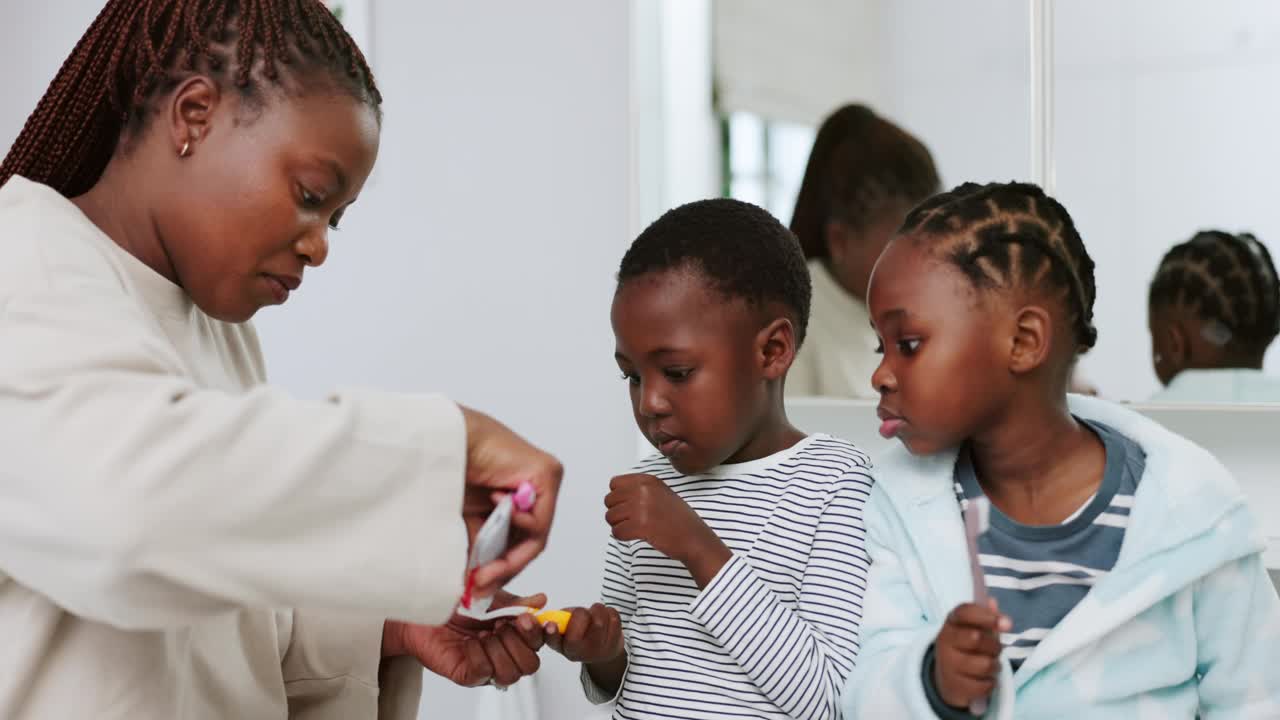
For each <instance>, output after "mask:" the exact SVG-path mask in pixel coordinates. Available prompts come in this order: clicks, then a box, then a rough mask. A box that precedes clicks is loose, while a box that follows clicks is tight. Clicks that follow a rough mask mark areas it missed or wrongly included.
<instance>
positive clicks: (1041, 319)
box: [1009, 305, 1054, 375]
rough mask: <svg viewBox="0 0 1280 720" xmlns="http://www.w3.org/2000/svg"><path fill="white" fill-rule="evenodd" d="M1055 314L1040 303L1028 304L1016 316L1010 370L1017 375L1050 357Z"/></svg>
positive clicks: (1010, 351) (1038, 365)
mask: <svg viewBox="0 0 1280 720" xmlns="http://www.w3.org/2000/svg"><path fill="white" fill-rule="evenodd" d="M1053 333H1054V327H1053V316H1052V315H1050V314H1049V311H1047V310H1045V309H1044V308H1042V307H1040V306H1038V305H1028V306H1026V307H1024V308H1022V309H1021V310H1019V311H1018V314H1017V315H1016V316H1015V318H1014V324H1013V335H1012V338H1011V342H1010V343H1009V370H1010V372H1013V373H1014V374H1017V375H1022V374H1025V373H1029V372H1031V371H1033V370H1035V369H1036V368H1038V367H1040V366H1041V365H1043V364H1044V363H1045V362H1046V361H1047V360H1048V359H1049V353H1050V351H1051V350H1052V349H1053Z"/></svg>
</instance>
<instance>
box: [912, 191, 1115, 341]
mask: <svg viewBox="0 0 1280 720" xmlns="http://www.w3.org/2000/svg"><path fill="white" fill-rule="evenodd" d="M899 233H900V234H903V235H915V236H917V237H918V238H919V239H920V240H921V241H923V242H928V243H930V244H932V245H933V246H934V247H933V248H932V249H933V250H934V251H935V252H937V253H939V255H940V256H941V257H942V258H944V259H945V260H946V261H948V262H950V263H952V264H953V265H954V266H955V267H957V268H959V270H960V271H961V272H962V273H964V275H965V276H966V277H968V278H969V279H970V280H971V281H972V282H973V284H974V285H975V286H977V287H979V288H989V287H1006V288H1011V287H1018V286H1022V287H1036V288H1053V289H1055V290H1057V291H1059V292H1061V293H1062V294H1064V295H1065V296H1066V298H1065V299H1066V308H1067V312H1068V315H1069V321H1070V323H1071V326H1072V329H1073V333H1074V335H1075V340H1076V343H1077V345H1078V347H1079V349H1080V350H1081V351H1084V350H1088V349H1089V348H1091V347H1093V345H1094V344H1095V343H1096V342H1097V339H1098V331H1097V329H1096V328H1094V326H1093V302H1094V299H1095V298H1096V296H1097V288H1096V287H1095V286H1094V279H1093V267H1094V266H1093V259H1092V258H1091V257H1089V253H1088V251H1087V250H1086V249H1085V246H1084V241H1083V240H1082V239H1081V238H1080V233H1079V232H1077V231H1076V226H1075V223H1074V222H1073V221H1072V220H1071V216H1070V215H1069V214H1068V213H1067V209H1066V208H1064V207H1063V206H1062V204H1061V203H1059V202H1058V201H1057V200H1054V199H1053V198H1051V197H1049V196H1048V195H1046V194H1045V192H1044V190H1042V189H1040V187H1039V186H1037V185H1032V184H1030V183H1019V182H1009V183H990V184H987V185H978V184H976V183H965V184H963V185H960V186H959V187H957V188H955V189H954V190H951V191H949V192H945V193H942V194H939V195H935V196H934V197H932V198H930V199H929V200H926V201H925V202H923V203H921V204H920V205H918V206H917V207H916V208H915V209H913V210H912V211H911V212H910V213H908V215H907V218H906V220H905V221H903V224H902V228H901V230H899Z"/></svg>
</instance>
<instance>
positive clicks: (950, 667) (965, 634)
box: [933, 600, 1013, 708]
mask: <svg viewBox="0 0 1280 720" xmlns="http://www.w3.org/2000/svg"><path fill="white" fill-rule="evenodd" d="M1012 627H1013V624H1012V623H1011V622H1010V621H1009V618H1007V617H1005V616H1004V615H1001V614H1000V611H999V608H997V607H996V603H995V601H994V600H992V601H991V604H990V606H989V607H982V606H981V605H975V604H973V603H965V604H964V605H959V606H957V607H956V609H955V610H952V611H951V614H950V615H948V616H947V622H946V624H944V625H943V626H942V629H941V630H939V631H938V639H937V640H936V641H935V642H934V650H933V653H934V665H933V683H934V685H935V686H936V687H937V689H938V694H939V695H941V696H942V701H943V702H945V703H946V704H948V705H950V706H952V707H956V708H967V707H969V704H970V703H972V702H973V701H974V700H982V699H985V698H987V697H989V696H990V695H991V691H992V690H994V689H995V686H996V677H997V676H998V675H999V674H1000V649H1001V646H1000V636H999V634H998V633H1001V632H1008V631H1009V630H1010V629H1011V628H1012Z"/></svg>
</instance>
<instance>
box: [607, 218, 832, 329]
mask: <svg viewBox="0 0 1280 720" xmlns="http://www.w3.org/2000/svg"><path fill="white" fill-rule="evenodd" d="M678 269H691V270H695V271H697V272H699V273H701V274H702V275H703V276H704V277H705V278H706V279H707V281H708V282H709V283H710V284H711V286H712V287H713V288H715V289H716V290H718V291H719V292H721V293H723V294H724V295H725V296H727V297H730V298H740V299H742V300H744V301H746V302H747V304H748V305H750V306H752V307H755V308H763V307H764V306H765V305H766V304H768V303H772V302H777V303H781V304H782V305H783V306H785V307H786V308H787V309H788V310H789V311H790V313H791V315H792V318H791V320H792V322H793V323H795V329H796V345H797V347H798V346H799V345H800V344H802V343H803V342H804V336H805V331H806V329H807V328H808V325H809V301H810V298H811V296H812V293H813V290H812V286H811V285H810V282H809V269H808V267H807V266H806V264H805V259H804V253H803V252H802V251H801V250H800V242H799V241H798V240H797V239H796V236H795V235H794V234H793V233H792V232H791V231H790V230H788V229H787V228H786V226H784V225H783V224H782V223H781V222H779V221H778V219H777V218H775V217H773V216H772V215H770V214H769V212H768V211H766V210H765V209H763V208H760V207H757V206H755V205H752V204H751V203H747V202H742V201H741V200H733V199H730V198H715V199H711V200H698V201H696V202H691V203H688V204H687V205H681V206H680V207H678V208H675V209H674V210H668V211H667V212H666V213H665V214H663V216H662V217H660V218H658V219H657V220H655V221H654V222H653V224H652V225H650V226H649V227H647V228H645V230H644V232H642V233H640V236H639V237H637V238H636V240H635V242H633V243H631V247H630V249H628V250H627V254H626V255H624V256H623V258H622V265H621V267H620V268H619V269H618V286H619V287H621V286H622V285H623V284H625V283H626V282H627V281H629V280H633V279H635V278H638V277H641V276H643V275H648V274H650V273H655V272H662V271H667V270H678Z"/></svg>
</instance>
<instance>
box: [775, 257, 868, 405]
mask: <svg viewBox="0 0 1280 720" xmlns="http://www.w3.org/2000/svg"><path fill="white" fill-rule="evenodd" d="M809 276H810V278H812V282H813V301H812V302H811V304H810V308H809V332H808V333H807V337H806V338H805V341H804V345H803V346H801V348H800V352H799V353H798V354H797V355H796V360H795V362H794V363H793V364H792V365H791V371H790V372H788V373H787V384H786V392H787V396H788V397H813V396H823V397H838V398H863V399H875V398H878V397H879V395H878V394H877V393H876V392H875V390H873V389H872V387H871V374H872V373H874V372H875V371H876V367H878V366H879V365H880V356H879V355H877V354H876V347H877V346H878V345H879V344H880V343H879V340H877V339H876V334H875V331H873V330H872V329H871V315H870V314H869V313H868V312H867V306H866V305H865V304H863V303H862V301H860V300H858V299H857V298H855V297H854V296H852V295H850V294H849V293H848V291H846V290H845V289H844V288H843V287H841V286H840V284H839V283H837V282H836V279H835V278H833V277H831V273H830V272H829V271H828V270H827V268H826V266H825V265H823V264H822V261H820V260H811V261H810V262H809Z"/></svg>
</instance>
